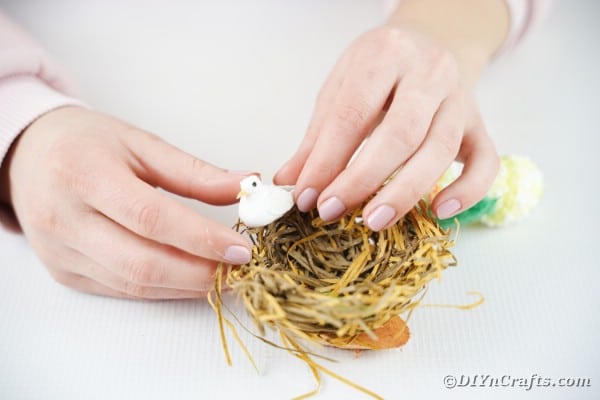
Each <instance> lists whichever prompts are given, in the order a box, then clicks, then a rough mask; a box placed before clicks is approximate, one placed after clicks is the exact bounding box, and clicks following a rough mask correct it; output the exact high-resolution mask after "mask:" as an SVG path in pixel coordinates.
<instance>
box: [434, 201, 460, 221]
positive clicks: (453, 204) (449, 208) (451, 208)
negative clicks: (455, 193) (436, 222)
mask: <svg viewBox="0 0 600 400" xmlns="http://www.w3.org/2000/svg"><path fill="white" fill-rule="evenodd" d="M461 207H462V205H461V204H460V201H458V200H456V199H450V200H446V201H445V202H443V203H442V204H440V205H439V206H438V208H437V210H436V211H435V214H436V215H437V217H438V218H439V219H446V218H450V217H452V216H453V215H454V214H456V212H457V211H458V210H460V208H461Z"/></svg>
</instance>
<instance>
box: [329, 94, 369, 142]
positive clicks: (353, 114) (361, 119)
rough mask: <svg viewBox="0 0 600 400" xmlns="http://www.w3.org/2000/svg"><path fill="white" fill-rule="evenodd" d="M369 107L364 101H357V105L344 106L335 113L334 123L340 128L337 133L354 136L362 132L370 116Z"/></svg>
mask: <svg viewBox="0 0 600 400" xmlns="http://www.w3.org/2000/svg"><path fill="white" fill-rule="evenodd" d="M370 111H371V110H370V106H369V105H368V104H367V102H366V101H364V100H363V101H360V100H359V101H357V104H356V105H354V104H346V105H343V106H340V107H338V108H337V110H336V111H335V114H334V117H335V121H336V123H337V124H338V125H339V126H340V128H341V129H340V130H339V133H341V134H347V135H352V136H353V135H355V134H356V133H357V132H360V131H362V130H363V128H364V126H365V125H366V123H367V120H368V118H369V115H370Z"/></svg>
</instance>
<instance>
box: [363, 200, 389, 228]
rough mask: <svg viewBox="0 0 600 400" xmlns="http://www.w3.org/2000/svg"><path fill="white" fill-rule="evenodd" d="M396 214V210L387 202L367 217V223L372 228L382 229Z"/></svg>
mask: <svg viewBox="0 0 600 400" xmlns="http://www.w3.org/2000/svg"><path fill="white" fill-rule="evenodd" d="M395 215H396V210H394V209H393V208H392V207H390V206H388V205H387V204H383V205H381V206H379V207H377V208H376V209H375V211H373V212H372V213H371V214H370V215H369V217H368V218H367V225H368V226H369V228H371V230H374V231H380V230H382V229H383V228H384V227H385V226H386V225H387V224H389V223H390V221H391V220H392V219H393V218H394V216H395Z"/></svg>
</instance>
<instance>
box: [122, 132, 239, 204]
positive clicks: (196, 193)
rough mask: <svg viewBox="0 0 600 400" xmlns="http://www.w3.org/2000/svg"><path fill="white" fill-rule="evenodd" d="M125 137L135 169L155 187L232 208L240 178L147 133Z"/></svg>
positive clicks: (237, 174)
mask: <svg viewBox="0 0 600 400" xmlns="http://www.w3.org/2000/svg"><path fill="white" fill-rule="evenodd" d="M137 133H138V134H136V135H130V136H127V135H126V136H125V140H126V141H130V142H129V143H127V145H128V148H129V149H130V151H131V152H132V154H131V155H132V158H131V159H132V165H131V166H132V167H133V168H134V170H135V171H136V173H137V174H138V176H139V177H140V178H141V179H142V180H144V181H145V182H148V183H149V184H150V185H152V186H159V187H161V188H163V189H165V190H167V191H169V192H172V193H176V194H179V195H181V196H184V197H189V198H194V199H197V200H201V201H203V202H206V203H209V204H215V205H225V204H233V203H235V202H236V201H237V199H236V195H237V193H238V192H239V191H240V179H241V175H244V174H245V175H249V174H250V173H245V172H242V173H237V172H229V171H227V170H224V169H222V168H219V167H216V166H214V165H212V164H210V163H208V162H206V161H202V160H200V159H198V158H196V157H194V156H192V155H190V154H188V153H186V152H183V151H181V150H179V149H178V148H176V147H174V146H172V145H170V144H168V143H166V142H165V141H163V140H162V139H161V138H159V137H158V136H155V135H152V134H150V133H146V132H137Z"/></svg>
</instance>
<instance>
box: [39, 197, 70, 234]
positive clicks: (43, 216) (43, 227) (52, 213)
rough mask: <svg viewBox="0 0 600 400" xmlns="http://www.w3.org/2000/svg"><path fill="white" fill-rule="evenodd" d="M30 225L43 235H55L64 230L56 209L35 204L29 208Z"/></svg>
mask: <svg viewBox="0 0 600 400" xmlns="http://www.w3.org/2000/svg"><path fill="white" fill-rule="evenodd" d="M31 216H32V225H33V226H34V227H36V228H37V229H38V230H39V231H41V232H44V233H57V232H61V231H63V229H64V224H63V223H62V221H61V218H60V216H59V215H58V213H57V211H56V209H55V208H54V207H52V206H50V205H47V204H42V203H36V204H34V205H32V207H31Z"/></svg>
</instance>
